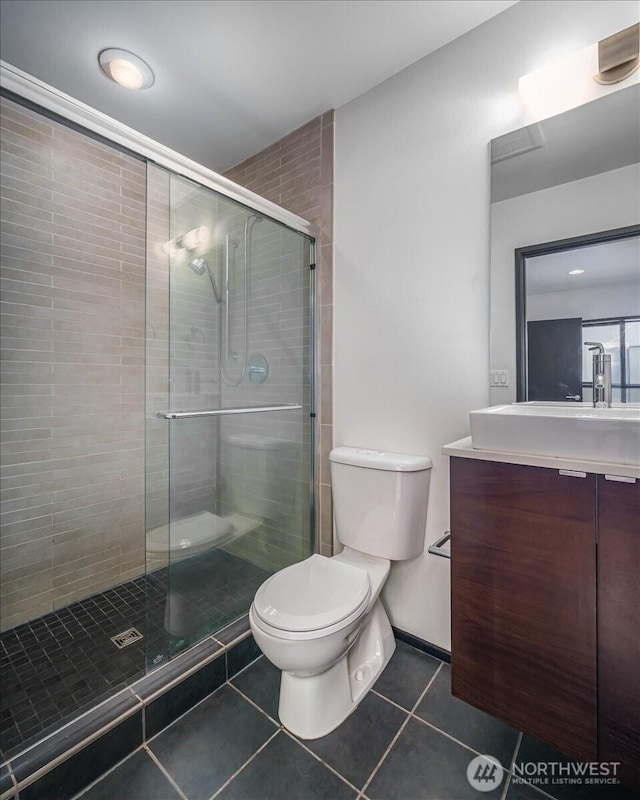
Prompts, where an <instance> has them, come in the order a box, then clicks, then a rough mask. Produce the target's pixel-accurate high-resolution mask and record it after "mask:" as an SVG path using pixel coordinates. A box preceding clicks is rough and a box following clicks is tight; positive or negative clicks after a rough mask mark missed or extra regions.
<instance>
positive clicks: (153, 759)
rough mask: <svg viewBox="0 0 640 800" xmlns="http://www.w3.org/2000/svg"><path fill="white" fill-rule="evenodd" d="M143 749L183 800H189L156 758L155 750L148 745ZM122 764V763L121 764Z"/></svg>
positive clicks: (144, 745) (143, 746)
mask: <svg viewBox="0 0 640 800" xmlns="http://www.w3.org/2000/svg"><path fill="white" fill-rule="evenodd" d="M142 749H143V750H144V752H145V753H146V754H147V755H148V756H149V758H150V759H151V760H152V761H153V763H154V764H155V765H156V767H158V769H159V770H160V772H162V774H163V775H164V776H165V778H166V779H167V780H168V781H169V783H170V784H171V785H172V786H173V788H174V789H175V790H176V791H177V792H178V794H179V795H180V797H181V798H182V800H189V798H188V797H187V795H186V794H185V793H184V792H183V791H182V789H181V788H180V787H179V786H178V784H177V783H176V781H175V780H174V778H173V777H172V776H171V774H170V773H169V771H168V770H167V768H166V767H165V766H164V765H163V764H162V762H161V761H160V759H159V758H158V757H157V756H156V754H155V753H154V752H153V750H151V749H149V748H148V747H147V745H146V744H143V745H142ZM121 763H122V762H121Z"/></svg>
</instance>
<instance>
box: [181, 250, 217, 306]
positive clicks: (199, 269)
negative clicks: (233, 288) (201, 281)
mask: <svg viewBox="0 0 640 800" xmlns="http://www.w3.org/2000/svg"><path fill="white" fill-rule="evenodd" d="M189 269H191V270H193V271H194V272H195V273H196V275H204V273H205V272H206V273H207V274H208V275H209V280H210V281H211V288H212V289H213V294H214V295H215V298H216V303H218V305H219V304H220V303H221V302H222V295H221V294H220V290H219V289H218V284H217V283H216V279H215V278H214V277H213V273H212V272H211V270H210V268H209V262H208V261H207V260H206V258H200V257H198V258H192V259H191V261H189Z"/></svg>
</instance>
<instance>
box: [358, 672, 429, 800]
mask: <svg viewBox="0 0 640 800" xmlns="http://www.w3.org/2000/svg"><path fill="white" fill-rule="evenodd" d="M441 669H442V664H440V666H439V667H438V669H437V670H436V671H435V672H434V674H433V675H432V676H431V679H430V680H429V682H428V683H427V685H426V686H425V687H424V689H423V690H422V692H421V693H420V696H419V697H418V699H417V700H416V702H415V703H414V704H413V706H412V707H411V711H409V713H408V714H407V718H406V719H405V721H404V722H403V723H402V725H401V726H400V728H399V730H398V732H397V733H396V735H395V736H394V737H393V739H392V740H391V742H390V743H389V746H388V747H387V749H386V750H385V751H384V753H383V754H382V757H381V758H380V760H379V761H378V763H377V764H376V766H375V767H374V770H373V772H372V773H371V775H369V777H368V778H367V781H366V783H365V784H364V786H363V787H362V789H361V790H360V797H362V796H363V795H364V793H365V792H366V791H367V789H368V788H369V784H370V783H371V781H372V780H373V779H374V778H375V776H376V773H377V772H378V770H379V769H380V767H381V766H382V764H383V762H384V760H385V758H386V757H387V756H388V755H389V753H390V752H391V748H392V747H393V746H394V744H395V743H396V742H397V741H398V739H399V738H400V735H401V734H402V732H403V731H404V729H405V728H406V727H407V725H408V724H409V720H410V719H411V718H412V717H413V711H414V710H415V709H416V708H417V707H418V705H419V704H420V701H421V700H422V698H423V697H424V696H425V694H426V693H427V692H428V691H429V689H430V688H431V685H432V683H433V682H434V681H435V679H436V678H437V677H438V675H439V674H440V670H441ZM405 713H406V711H405Z"/></svg>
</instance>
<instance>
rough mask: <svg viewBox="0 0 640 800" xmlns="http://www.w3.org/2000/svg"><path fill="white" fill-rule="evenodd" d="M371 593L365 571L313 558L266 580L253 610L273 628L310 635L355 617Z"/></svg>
mask: <svg viewBox="0 0 640 800" xmlns="http://www.w3.org/2000/svg"><path fill="white" fill-rule="evenodd" d="M370 593H371V588H370V584H369V575H368V573H367V572H366V570H364V569H358V567H352V566H350V565H348V564H344V563H341V562H340V561H336V560H335V559H333V558H326V557H325V556H320V555H317V554H316V555H313V556H311V557H310V558H307V559H305V560H304V561H301V562H299V563H298V564H293V565H292V566H290V567H286V569H283V570H281V571H280V572H277V573H276V574H275V575H272V576H271V577H270V578H268V579H267V580H266V581H265V582H264V583H263V584H262V586H261V587H260V588H259V589H258V591H257V592H256V596H255V599H254V601H253V606H254V609H255V611H256V613H257V614H258V616H259V617H260V618H261V619H262V620H263V621H264V622H266V623H268V624H269V625H272V626H273V627H274V628H280V629H281V630H286V631H313V630H318V629H320V628H326V627H328V626H329V625H335V624H336V623H337V622H341V621H342V620H347V618H351V617H356V616H357V614H358V613H359V612H360V611H361V609H362V607H363V606H365V605H366V603H367V602H368V600H369V595H370Z"/></svg>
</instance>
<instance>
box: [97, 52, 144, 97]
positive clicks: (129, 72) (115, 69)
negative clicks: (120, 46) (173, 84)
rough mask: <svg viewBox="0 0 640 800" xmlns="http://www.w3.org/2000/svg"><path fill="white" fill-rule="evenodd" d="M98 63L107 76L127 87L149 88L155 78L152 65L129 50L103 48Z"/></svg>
mask: <svg viewBox="0 0 640 800" xmlns="http://www.w3.org/2000/svg"><path fill="white" fill-rule="evenodd" d="M98 63H99V64H100V69H101V70H102V72H103V73H104V74H105V75H106V76H107V78H109V79H110V80H112V81H114V83H117V84H118V85H119V86H123V87H124V88H125V89H148V88H149V87H150V86H152V85H153V82H154V80H155V78H154V75H153V72H152V71H151V67H150V66H149V65H148V64H145V62H144V61H143V60H142V59H141V58H140V57H139V56H137V55H135V54H134V53H129V52H128V51H127V50H117V49H115V48H108V49H107V50H102V51H101V52H100V53H99V54H98Z"/></svg>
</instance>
